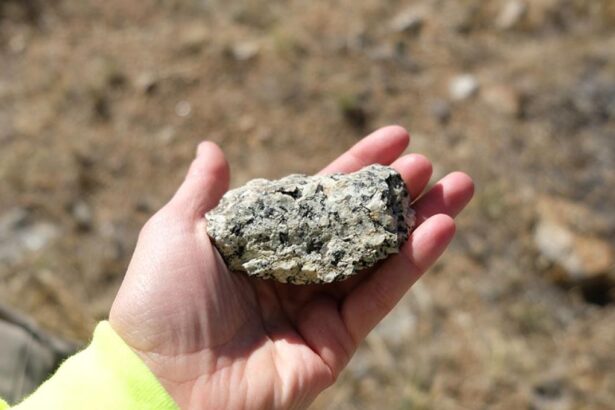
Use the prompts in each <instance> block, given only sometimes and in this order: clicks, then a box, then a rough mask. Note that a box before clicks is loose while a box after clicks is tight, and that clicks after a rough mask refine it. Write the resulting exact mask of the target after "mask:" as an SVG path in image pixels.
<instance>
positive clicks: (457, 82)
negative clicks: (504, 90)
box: [448, 74, 479, 101]
mask: <svg viewBox="0 0 615 410" xmlns="http://www.w3.org/2000/svg"><path fill="white" fill-rule="evenodd" d="M478 88H479V85H478V80H477V79H476V77H474V76H473V75H472V74H462V75H458V76H457V77H455V78H453V79H452V80H451V82H450V84H449V88H448V90H449V94H450V96H451V98H452V99H453V100H454V101H463V100H467V99H468V98H470V97H472V96H473V95H474V94H476V92H477V91H478Z"/></svg>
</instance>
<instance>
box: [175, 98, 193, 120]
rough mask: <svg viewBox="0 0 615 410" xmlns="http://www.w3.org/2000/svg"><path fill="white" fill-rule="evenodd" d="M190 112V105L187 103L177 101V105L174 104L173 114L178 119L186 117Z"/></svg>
mask: <svg viewBox="0 0 615 410" xmlns="http://www.w3.org/2000/svg"><path fill="white" fill-rule="evenodd" d="M191 112H192V104H190V103H189V102H188V101H186V100H181V101H178V102H177V104H175V114H176V115H177V116H178V117H187V116H189V115H190V113H191Z"/></svg>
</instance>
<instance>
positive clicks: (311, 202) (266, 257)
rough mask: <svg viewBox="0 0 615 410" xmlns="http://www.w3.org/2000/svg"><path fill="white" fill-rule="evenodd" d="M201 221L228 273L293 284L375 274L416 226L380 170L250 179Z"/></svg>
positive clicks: (400, 193) (402, 189)
mask: <svg viewBox="0 0 615 410" xmlns="http://www.w3.org/2000/svg"><path fill="white" fill-rule="evenodd" d="M205 217H206V219H207V231H208V234H209V236H210V237H211V238H212V239H213V242H214V244H215V246H216V248H217V249H218V250H219V251H220V253H221V254H222V256H223V258H224V260H225V261H226V263H227V265H228V266H229V268H230V269H231V270H234V271H242V272H246V273H247V274H248V275H252V276H258V277H261V278H273V279H275V280H278V281H280V282H284V283H295V284H306V283H328V282H333V281H337V280H343V279H346V278H348V277H350V276H352V275H353V274H355V273H357V272H358V271H359V270H361V269H365V268H368V267H370V266H373V265H374V264H375V263H376V262H378V261H379V260H382V259H384V258H386V257H387V256H388V255H390V254H393V253H397V252H399V249H400V247H401V246H402V245H403V243H404V242H405V241H406V239H407V238H408V231H409V229H410V228H411V227H412V226H413V224H414V211H413V210H412V209H411V208H410V197H409V194H408V190H407V189H406V186H405V184H404V182H403V180H402V178H401V176H400V175H399V174H398V173H397V171H395V170H394V169H393V168H391V167H387V166H382V165H371V166H368V167H366V168H363V169H362V170H360V171H357V172H355V173H352V174H346V175H344V174H333V175H325V176H306V175H298V174H295V175H289V176H287V177H285V178H282V179H279V180H275V181H269V180H265V179H255V180H252V181H250V182H248V183H247V184H246V185H244V186H242V187H240V188H237V189H234V190H231V191H229V192H227V193H226V194H225V195H224V197H223V198H222V200H221V201H220V203H219V205H218V206H217V207H216V208H215V209H213V210H212V211H210V212H209V213H208V214H207V215H205Z"/></svg>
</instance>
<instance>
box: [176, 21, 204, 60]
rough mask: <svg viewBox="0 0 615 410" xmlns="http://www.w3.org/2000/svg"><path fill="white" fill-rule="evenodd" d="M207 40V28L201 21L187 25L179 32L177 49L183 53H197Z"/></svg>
mask: <svg viewBox="0 0 615 410" xmlns="http://www.w3.org/2000/svg"><path fill="white" fill-rule="evenodd" d="M208 41H209V30H208V29H207V26H206V25H205V24H202V23H197V24H192V25H188V26H187V27H185V28H183V29H182V31H181V32H180V33H179V41H178V43H179V50H180V52H181V53H185V54H197V53H198V52H200V51H201V50H202V49H203V47H204V46H205V45H206V44H207V42H208Z"/></svg>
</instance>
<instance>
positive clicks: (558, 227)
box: [534, 199, 615, 283]
mask: <svg viewBox="0 0 615 410" xmlns="http://www.w3.org/2000/svg"><path fill="white" fill-rule="evenodd" d="M561 202H562V201H556V200H551V199H547V200H543V202H539V204H538V209H539V213H540V214H541V217H540V219H539V221H538V223H537V224H536V228H535V230H534V242H535V244H536V247H537V249H538V251H539V252H540V253H541V255H542V256H543V257H544V258H545V259H546V260H548V261H549V262H551V263H554V264H556V265H558V266H559V267H561V268H562V269H563V271H564V272H563V273H564V274H565V277H563V278H561V277H558V278H556V279H558V280H563V281H564V282H568V283H579V282H583V281H586V280H590V279H594V278H598V277H602V276H605V275H606V274H608V272H609V271H610V270H612V269H613V267H614V264H615V252H614V250H613V247H612V245H611V244H610V243H609V242H607V241H606V240H604V239H601V238H600V237H599V236H597V235H593V234H591V233H587V232H585V233H583V232H581V231H579V230H578V229H576V228H575V226H574V225H573V224H572V223H570V220H567V218H566V217H567V216H568V215H566V214H565V213H560V212H558V211H557V210H558V209H563V208H564V205H562V203H561ZM547 204H552V207H551V208H547ZM568 208H569V209H574V208H575V207H574V206H573V205H569V206H568Z"/></svg>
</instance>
